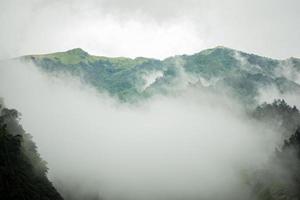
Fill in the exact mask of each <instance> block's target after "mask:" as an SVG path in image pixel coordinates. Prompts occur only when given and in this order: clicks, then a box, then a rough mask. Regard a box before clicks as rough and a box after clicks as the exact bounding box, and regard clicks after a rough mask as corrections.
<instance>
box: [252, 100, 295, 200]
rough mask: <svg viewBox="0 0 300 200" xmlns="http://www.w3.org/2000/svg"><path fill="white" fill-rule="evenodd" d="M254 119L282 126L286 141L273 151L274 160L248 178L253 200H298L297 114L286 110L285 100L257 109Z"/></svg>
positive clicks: (288, 108) (289, 107)
mask: <svg viewBox="0 0 300 200" xmlns="http://www.w3.org/2000/svg"><path fill="white" fill-rule="evenodd" d="M253 116H254V117H255V118H256V119H259V120H266V121H269V122H270V123H271V124H273V125H280V126H282V128H283V130H284V132H283V134H284V136H285V137H287V139H285V140H284V143H283V145H282V147H280V148H278V149H276V150H275V152H274V157H273V158H271V160H270V161H269V163H268V164H267V167H266V168H264V169H260V170H257V171H256V172H255V173H254V174H252V175H251V176H252V177H251V179H252V180H253V182H252V189H253V194H254V196H255V198H256V199H258V200H299V199H300V113H299V110H298V109H297V108H296V107H295V106H293V107H291V106H289V105H288V104H287V103H286V102H285V101H284V100H275V101H274V102H273V103H272V104H267V103H264V104H262V105H260V106H258V107H257V108H256V110H255V111H254V112H253ZM276 122H277V124H276ZM278 122H279V123H278ZM291 133H292V134H291ZM287 135H289V136H287Z"/></svg>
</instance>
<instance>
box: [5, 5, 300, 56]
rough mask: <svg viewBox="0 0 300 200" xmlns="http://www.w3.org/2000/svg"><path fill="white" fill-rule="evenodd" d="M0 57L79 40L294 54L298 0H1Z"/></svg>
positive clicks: (130, 51) (175, 49)
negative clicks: (219, 46)
mask: <svg viewBox="0 0 300 200" xmlns="http://www.w3.org/2000/svg"><path fill="white" fill-rule="evenodd" d="M0 7H1V8H3V9H2V10H3V11H2V13H1V15H0V23H1V30H2V31H1V33H0V45H1V47H2V48H1V52H0V57H1V58H6V57H14V56H18V55H23V54H34V53H48V52H53V51H63V50H67V49H71V48H74V47H82V48H84V49H86V50H87V51H89V52H90V53H93V54H98V55H106V56H129V57H136V56H148V57H157V58H164V57H167V56H171V55H174V54H183V53H193V52H197V51H200V50H202V49H205V48H209V47H213V46H217V45H224V46H229V47H232V48H236V49H241V50H245V51H249V52H255V53H258V54H261V55H265V56H270V57H275V58H286V57H290V56H296V57H300V52H299V46H300V44H299V39H298V36H299V35H300V29H299V27H298V26H297V24H298V19H299V18H300V16H299V15H300V14H299V13H300V10H299V9H300V5H299V1H297V0H287V1H273V0H265V1H259V0H254V1H251V2H249V1H240V0H239V1H238V0H226V1H222V2H220V1H216V0H212V1H205V0H198V1H197V0H185V1H179V0H175V1H174V0H173V1H171V0H166V1H156V0H155V1H147V0H143V1H137V0H129V1H123V0H110V1H107V0H99V1H95V0H88V1H84V2H83V1H79V0H72V1H71V0H63V1H51V2H49V1H45V0H29V1H26V2H25V1H21V0H11V1H1V2H0Z"/></svg>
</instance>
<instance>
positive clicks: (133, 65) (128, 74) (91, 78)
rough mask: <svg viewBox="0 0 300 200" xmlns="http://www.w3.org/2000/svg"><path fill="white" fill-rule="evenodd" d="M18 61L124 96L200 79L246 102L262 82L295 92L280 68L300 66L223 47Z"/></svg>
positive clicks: (173, 87)
mask: <svg viewBox="0 0 300 200" xmlns="http://www.w3.org/2000/svg"><path fill="white" fill-rule="evenodd" d="M22 60H23V61H25V62H33V63H34V64H36V65H37V66H39V67H40V68H42V69H43V70H45V71H46V72H48V73H52V74H57V73H61V72H65V73H69V74H71V75H74V76H77V77H80V78H81V80H83V81H84V82H86V83H88V84H90V85H92V86H94V87H96V88H97V89H98V90H99V91H106V92H108V93H109V94H111V95H112V96H115V97H118V98H119V99H121V100H123V101H135V100H137V99H140V98H145V97H148V96H151V95H154V94H161V93H162V94H166V93H170V92H174V90H175V91H177V90H178V87H177V83H178V82H181V83H185V85H186V87H189V86H193V85H199V84H200V85H202V86H205V87H210V88H212V89H216V90H221V91H224V88H225V89H226V90H225V91H226V92H227V93H229V94H230V95H233V96H234V97H236V98H239V99H241V100H243V101H246V102H249V103H253V102H254V101H255V98H254V97H255V96H256V95H257V93H258V88H261V87H262V86H272V87H275V88H277V89H278V90H279V91H280V92H282V93H285V92H300V85H299V84H298V83H297V82H295V80H293V79H292V78H291V77H288V76H286V75H284V74H281V73H280V72H281V68H284V67H288V68H289V70H296V71H300V61H299V59H297V58H289V59H287V60H276V59H271V58H266V57H261V56H258V55H254V54H248V53H245V52H241V51H237V50H234V49H230V48H226V47H216V48H212V49H207V50H204V51H201V52H199V53H196V54H193V55H178V56H174V57H169V58H166V59H164V60H158V59H151V58H143V57H138V58H135V59H131V58H125V57H116V58H112V57H104V56H94V55H90V54H88V53H87V52H85V51H84V50H82V49H80V48H77V49H72V50H69V51H66V52H58V53H52V54H44V55H29V56H24V57H22ZM155 74H160V76H157V77H156V76H155ZM149 77H150V78H149ZM148 79H153V80H148ZM180 89H184V88H182V87H180Z"/></svg>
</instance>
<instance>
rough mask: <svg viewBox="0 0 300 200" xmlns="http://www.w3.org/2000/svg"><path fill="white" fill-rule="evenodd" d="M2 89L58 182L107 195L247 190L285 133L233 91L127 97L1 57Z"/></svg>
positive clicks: (241, 193)
mask: <svg viewBox="0 0 300 200" xmlns="http://www.w3.org/2000/svg"><path fill="white" fill-rule="evenodd" d="M62 78H63V79H62ZM0 96H2V97H4V98H5V101H6V105H7V106H8V107H13V108H16V109H17V110H19V111H20V112H21V113H22V121H21V123H22V124H23V126H24V128H25V129H26V130H27V131H28V132H29V133H31V134H32V135H33V139H34V141H35V142H36V143H37V145H38V147H39V148H38V150H39V152H40V153H41V155H42V157H43V158H44V159H45V160H46V161H47V162H48V166H49V168H50V173H49V176H50V178H51V180H53V181H54V183H56V184H57V185H65V187H66V185H68V184H71V185H72V184H74V185H77V186H78V187H80V188H81V189H78V191H80V190H82V191H92V192H94V193H99V194H100V195H101V196H103V197H104V198H105V199H138V200H152V199H156V200H157V199H195V198H203V199H214V200H217V199H223V200H224V199H241V198H242V199H247V197H249V198H250V191H249V188H248V187H247V184H246V181H247V180H246V178H245V177H244V176H243V173H244V172H249V171H251V170H254V169H256V168H259V167H260V166H262V165H263V164H264V163H265V162H266V161H267V160H268V158H269V157H270V155H271V154H272V153H273V151H274V149H275V147H276V146H277V145H278V144H279V143H280V134H278V133H276V131H274V130H272V129H271V128H270V127H267V126H266V125H264V124H262V123H260V122H257V121H254V120H251V119H249V118H248V117H247V115H246V114H245V113H244V110H243V109H242V108H241V107H240V106H239V105H238V104H237V103H236V102H235V101H233V100H231V99H230V98H229V97H226V96H221V95H218V94H215V93H213V92H208V91H206V90H205V89H200V88H196V89H195V88H192V89H189V90H187V91H185V92H182V93H180V94H178V95H176V96H156V97H153V98H151V99H148V100H145V101H143V102H141V103H139V104H138V105H136V104H130V105H128V104H124V103H122V104H121V103H119V102H118V101H116V100H114V99H113V98H111V97H110V96H109V95H107V94H100V93H98V92H97V91H96V90H94V89H93V88H90V87H88V86H86V85H82V84H81V82H80V80H76V79H74V78H73V77H68V76H63V77H49V76H48V75H46V74H44V73H42V72H41V71H39V70H38V69H37V68H36V67H35V66H32V65H24V64H21V63H18V62H6V63H3V62H2V63H1V67H0Z"/></svg>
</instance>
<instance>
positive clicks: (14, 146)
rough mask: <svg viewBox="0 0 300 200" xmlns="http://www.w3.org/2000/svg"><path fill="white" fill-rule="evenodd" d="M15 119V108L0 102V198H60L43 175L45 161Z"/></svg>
mask: <svg viewBox="0 0 300 200" xmlns="http://www.w3.org/2000/svg"><path fill="white" fill-rule="evenodd" d="M18 121H19V113H18V112H17V111H16V110H13V109H12V110H10V109H7V108H3V107H2V106H1V105H0V199H1V200H19V199H20V200H21V199H22V200H35V199H38V200H62V197H61V196H60V194H59V193H58V192H57V191H56V189H55V188H54V187H53V185H52V183H51V182H50V181H49V180H48V178H47V170H48V169H47V167H46V162H45V161H44V160H42V158H41V157H40V155H39V154H38V152H37V147H36V145H35V143H34V142H33V141H32V139H31V136H30V135H29V134H27V133H25V131H24V129H23V128H22V126H21V125H20V124H19V122H18Z"/></svg>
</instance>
